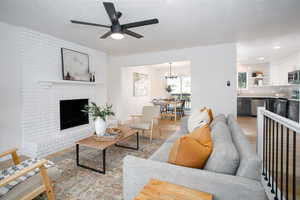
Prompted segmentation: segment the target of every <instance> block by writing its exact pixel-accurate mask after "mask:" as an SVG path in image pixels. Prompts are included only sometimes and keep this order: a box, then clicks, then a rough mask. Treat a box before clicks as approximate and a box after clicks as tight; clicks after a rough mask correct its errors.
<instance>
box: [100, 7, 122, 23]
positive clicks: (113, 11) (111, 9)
mask: <svg viewBox="0 0 300 200" xmlns="http://www.w3.org/2000/svg"><path fill="white" fill-rule="evenodd" d="M103 5H104V7H105V10H106V12H107V14H108V16H109V18H110V21H111V23H112V24H117V23H119V20H118V15H117V12H116V9H115V6H114V4H113V3H112V2H103Z"/></svg>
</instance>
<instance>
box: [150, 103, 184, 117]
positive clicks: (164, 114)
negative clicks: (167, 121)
mask: <svg viewBox="0 0 300 200" xmlns="http://www.w3.org/2000/svg"><path fill="white" fill-rule="evenodd" d="M152 103H153V104H154V105H160V106H161V107H166V108H167V107H168V106H169V107H173V108H174V112H168V111H166V112H162V113H161V116H162V117H173V118H174V121H177V106H178V105H181V104H182V101H181V100H171V99H160V100H156V101H155V103H154V102H152Z"/></svg>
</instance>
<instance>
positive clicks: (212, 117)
mask: <svg viewBox="0 0 300 200" xmlns="http://www.w3.org/2000/svg"><path fill="white" fill-rule="evenodd" d="M206 112H207V113H208V116H209V119H210V122H209V123H211V122H212V120H213V119H214V115H213V112H212V110H211V109H206Z"/></svg>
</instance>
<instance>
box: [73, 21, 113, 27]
mask: <svg viewBox="0 0 300 200" xmlns="http://www.w3.org/2000/svg"><path fill="white" fill-rule="evenodd" d="M71 22H72V23H74V24H82V25H90V26H100V27H105V28H110V26H107V25H102V24H95V23H89V22H82V21H77V20H71Z"/></svg>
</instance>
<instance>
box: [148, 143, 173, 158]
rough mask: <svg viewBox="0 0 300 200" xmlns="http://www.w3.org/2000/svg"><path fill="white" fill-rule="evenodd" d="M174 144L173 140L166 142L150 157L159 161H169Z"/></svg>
mask: <svg viewBox="0 0 300 200" xmlns="http://www.w3.org/2000/svg"><path fill="white" fill-rule="evenodd" d="M172 146H173V142H172V143H171V142H165V143H164V144H163V145H161V147H159V149H158V150H157V151H156V152H155V153H154V154H152V156H151V157H150V158H149V159H150V160H155V161H159V162H168V158H169V152H170V150H171V148H172Z"/></svg>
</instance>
